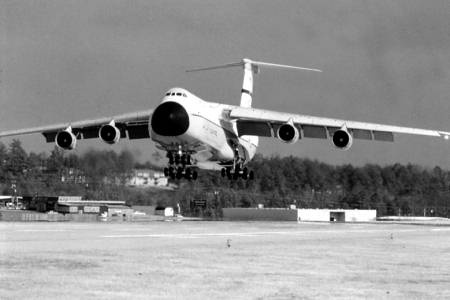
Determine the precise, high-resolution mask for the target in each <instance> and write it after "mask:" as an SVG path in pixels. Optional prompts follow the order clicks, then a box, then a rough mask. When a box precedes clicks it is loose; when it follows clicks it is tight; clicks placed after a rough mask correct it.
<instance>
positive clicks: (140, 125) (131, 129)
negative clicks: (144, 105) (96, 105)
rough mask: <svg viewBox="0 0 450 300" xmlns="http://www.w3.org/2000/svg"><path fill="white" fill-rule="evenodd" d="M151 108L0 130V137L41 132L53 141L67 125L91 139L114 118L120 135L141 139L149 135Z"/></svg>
mask: <svg viewBox="0 0 450 300" xmlns="http://www.w3.org/2000/svg"><path fill="white" fill-rule="evenodd" d="M152 112H153V111H152V110H146V111H139V112H133V113H126V114H122V115H117V116H113V117H104V118H98V119H91V120H82V121H76V122H71V123H59V124H54V125H47V126H40V127H31V128H24V129H19V130H10V131H3V132H0V137H5V136H15V135H24V134H32V133H38V132H40V133H42V135H43V136H44V137H45V140H46V142H47V143H53V142H54V141H55V138H56V135H57V134H58V132H60V131H61V130H64V129H66V128H68V127H70V128H71V129H72V132H73V133H74V135H75V136H76V137H77V139H93V138H98V137H99V130H100V128H101V127H102V126H103V125H105V124H108V123H110V122H111V121H112V120H114V122H115V125H116V127H117V128H118V129H119V130H120V137H121V138H126V137H127V131H128V136H129V138H130V139H141V138H148V137H150V134H149V131H148V123H149V120H150V117H151V115H152Z"/></svg>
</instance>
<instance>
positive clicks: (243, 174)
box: [220, 164, 255, 180]
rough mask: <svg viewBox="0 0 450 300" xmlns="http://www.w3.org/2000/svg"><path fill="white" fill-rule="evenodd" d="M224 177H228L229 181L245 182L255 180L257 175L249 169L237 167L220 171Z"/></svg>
mask: <svg viewBox="0 0 450 300" xmlns="http://www.w3.org/2000/svg"><path fill="white" fill-rule="evenodd" d="M220 174H221V175H222V177H227V178H228V179H229V180H237V179H239V178H242V179H244V180H253V179H254V178H255V173H254V172H253V171H251V170H250V171H249V170H248V168H247V167H242V165H239V164H238V165H236V166H235V167H234V168H233V167H226V168H223V169H222V170H221V171H220Z"/></svg>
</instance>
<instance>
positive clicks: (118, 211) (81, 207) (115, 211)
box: [55, 199, 134, 218]
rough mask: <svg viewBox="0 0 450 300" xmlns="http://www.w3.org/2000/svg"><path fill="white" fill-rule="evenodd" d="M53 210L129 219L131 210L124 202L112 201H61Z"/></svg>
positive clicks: (63, 212)
mask: <svg viewBox="0 0 450 300" xmlns="http://www.w3.org/2000/svg"><path fill="white" fill-rule="evenodd" d="M55 210H56V211H57V212H59V213H62V214H95V215H101V216H105V217H125V218H129V217H130V218H131V216H132V215H133V212H134V211H133V209H132V208H131V207H129V206H127V205H125V201H113V200H95V201H94V200H70V199H68V200H62V201H58V202H57V204H56V208H55Z"/></svg>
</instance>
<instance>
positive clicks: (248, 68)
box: [186, 58, 322, 107]
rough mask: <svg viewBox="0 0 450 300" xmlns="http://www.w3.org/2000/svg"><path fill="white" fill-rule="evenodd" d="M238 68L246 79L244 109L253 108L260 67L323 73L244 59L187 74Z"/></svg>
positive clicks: (193, 70)
mask: <svg viewBox="0 0 450 300" xmlns="http://www.w3.org/2000/svg"><path fill="white" fill-rule="evenodd" d="M238 66H243V67H244V79H243V82H242V89H241V103H240V106H242V107H251V106H252V97H253V74H258V73H259V67H269V68H277V69H297V70H305V71H314V72H322V71H321V70H319V69H311V68H303V67H295V66H289V65H279V64H272V63H266V62H262V61H253V60H251V59H248V58H244V59H243V60H242V61H240V62H236V63H231V64H225V65H219V66H213V67H206V68H199V69H191V70H187V71H186V72H197V71H208V70H216V69H223V68H231V67H238Z"/></svg>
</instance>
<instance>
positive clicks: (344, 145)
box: [333, 128, 353, 150]
mask: <svg viewBox="0 0 450 300" xmlns="http://www.w3.org/2000/svg"><path fill="white" fill-rule="evenodd" d="M352 144H353V137H352V135H351V134H350V133H349V132H348V131H347V129H346V128H341V129H338V130H336V131H335V132H334V134H333V145H334V146H335V147H336V148H338V149H340V150H348V149H350V147H351V146H352Z"/></svg>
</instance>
